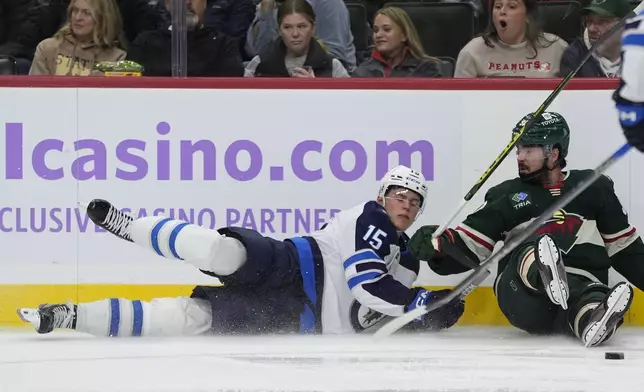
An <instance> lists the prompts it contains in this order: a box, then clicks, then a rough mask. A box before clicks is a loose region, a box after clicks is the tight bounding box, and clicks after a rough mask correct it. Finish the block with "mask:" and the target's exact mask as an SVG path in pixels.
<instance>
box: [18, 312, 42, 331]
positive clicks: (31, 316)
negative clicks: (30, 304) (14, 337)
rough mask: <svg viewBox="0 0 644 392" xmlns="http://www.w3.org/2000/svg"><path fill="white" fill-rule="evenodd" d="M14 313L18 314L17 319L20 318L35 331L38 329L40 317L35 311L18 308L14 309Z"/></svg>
mask: <svg viewBox="0 0 644 392" xmlns="http://www.w3.org/2000/svg"><path fill="white" fill-rule="evenodd" d="M16 313H18V317H20V319H21V320H22V321H24V322H25V323H28V324H31V325H33V326H34V327H35V328H36V330H37V329H38V328H40V315H39V314H38V310H37V309H30V308H20V309H16Z"/></svg>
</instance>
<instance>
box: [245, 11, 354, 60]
mask: <svg viewBox="0 0 644 392" xmlns="http://www.w3.org/2000/svg"><path fill="white" fill-rule="evenodd" d="M307 1H308V2H309V3H310V4H311V6H312V7H313V11H315V15H316V16H317V21H316V29H315V31H316V37H317V38H319V40H320V41H321V42H322V43H323V44H324V45H325V47H326V48H328V51H329V53H330V54H331V55H332V56H333V57H335V58H336V59H338V60H340V61H341V62H342V64H343V65H344V67H345V68H346V69H347V70H349V71H353V70H354V69H355V67H356V49H355V47H354V45H353V35H352V34H351V24H350V21H349V10H348V9H347V6H346V4H345V3H344V0H307ZM279 2H280V0H277V2H276V0H261V2H260V3H259V5H258V6H257V13H256V15H255V20H254V21H253V23H252V24H251V26H250V29H248V34H247V38H246V39H247V41H246V51H247V52H248V54H250V55H251V56H256V55H258V54H260V53H261V52H264V50H266V49H267V48H269V47H270V46H271V45H272V44H273V43H274V41H275V40H277V39H279V37H278V27H277V3H279Z"/></svg>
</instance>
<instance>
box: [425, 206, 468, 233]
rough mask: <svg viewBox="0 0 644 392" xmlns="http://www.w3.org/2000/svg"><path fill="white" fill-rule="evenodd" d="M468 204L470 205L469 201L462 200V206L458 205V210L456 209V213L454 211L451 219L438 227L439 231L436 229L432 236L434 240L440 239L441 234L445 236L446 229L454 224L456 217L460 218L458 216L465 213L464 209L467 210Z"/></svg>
mask: <svg viewBox="0 0 644 392" xmlns="http://www.w3.org/2000/svg"><path fill="white" fill-rule="evenodd" d="M468 203H469V200H465V199H462V200H461V204H459V205H458V208H457V209H456V211H454V213H453V214H452V216H451V217H450V218H449V219H448V220H447V221H446V222H445V223H443V224H442V225H441V226H439V227H438V229H436V231H435V232H434V234H433V235H432V236H433V237H434V238H438V237H440V235H441V234H443V232H444V231H445V229H446V228H447V227H448V226H449V225H450V224H451V223H452V221H453V220H454V219H456V217H457V216H458V214H460V213H461V211H463V208H465V206H466V205H467V204H468Z"/></svg>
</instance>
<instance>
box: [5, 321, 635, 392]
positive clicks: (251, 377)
mask: <svg viewBox="0 0 644 392" xmlns="http://www.w3.org/2000/svg"><path fill="white" fill-rule="evenodd" d="M606 351H618V352H623V353H624V355H625V359H624V360H606V359H604V353H605V352H606ZM0 391H2V392H5V391H6V392H27V391H29V392H34V391H66V392H71V391H83V392H90V391H101V392H103V391H109V392H117V391H119V392H120V391H123V392H125V391H127V392H129V391H155V392H166V391H173V392H197V391H231V392H232V391H285V392H288V391H382V392H385V391H401V392H404V391H428V392H429V391H449V392H469V391H477V392H482V391H499V392H501V391H502V392H513V391H516V392H519V391H521V392H533V391H534V392H537V391H560V392H562V391H566V392H577V391H579V392H581V391H601V392H613V391H615V392H626V391H638V392H642V391H644V329H627V328H623V329H621V330H620V331H619V333H618V335H617V336H616V337H615V338H614V339H612V340H611V341H609V344H606V345H605V346H601V347H596V348H589V349H586V348H584V347H583V346H582V345H581V344H580V343H579V342H578V341H576V340H573V339H570V338H566V337H532V336H528V335H525V334H524V333H522V332H520V331H517V330H514V329H510V328H504V327H499V328H480V327H468V328H454V329H452V330H449V331H444V332H441V333H435V334H421V335H404V336H395V337H393V338H389V339H387V340H384V341H381V342H374V341H373V340H372V338H371V337H370V336H365V335H360V336H282V337H198V338H163V339H161V338H136V339H132V338H117V339H109V338H95V337H91V336H87V335H82V334H78V333H73V332H69V331H63V332H56V333H53V334H49V335H42V336H40V335H37V334H36V333H35V332H33V331H32V330H29V329H19V330H15V329H3V330H0Z"/></svg>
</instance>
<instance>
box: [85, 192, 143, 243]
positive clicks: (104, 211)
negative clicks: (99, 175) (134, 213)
mask: <svg viewBox="0 0 644 392" xmlns="http://www.w3.org/2000/svg"><path fill="white" fill-rule="evenodd" d="M87 215H88V216H89V218H90V219H91V220H92V222H94V224H95V225H96V226H99V227H101V228H103V229H105V230H107V231H108V232H110V233H112V234H114V235H115V236H117V237H119V238H121V239H123V240H126V241H130V242H132V238H131V237H130V229H131V226H132V221H133V220H134V218H132V217H131V216H130V215H128V214H126V213H124V212H121V211H119V210H118V209H117V208H116V207H114V206H113V205H112V203H110V202H109V201H107V200H102V199H94V200H92V201H91V202H90V203H89V204H88V205H87Z"/></svg>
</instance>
